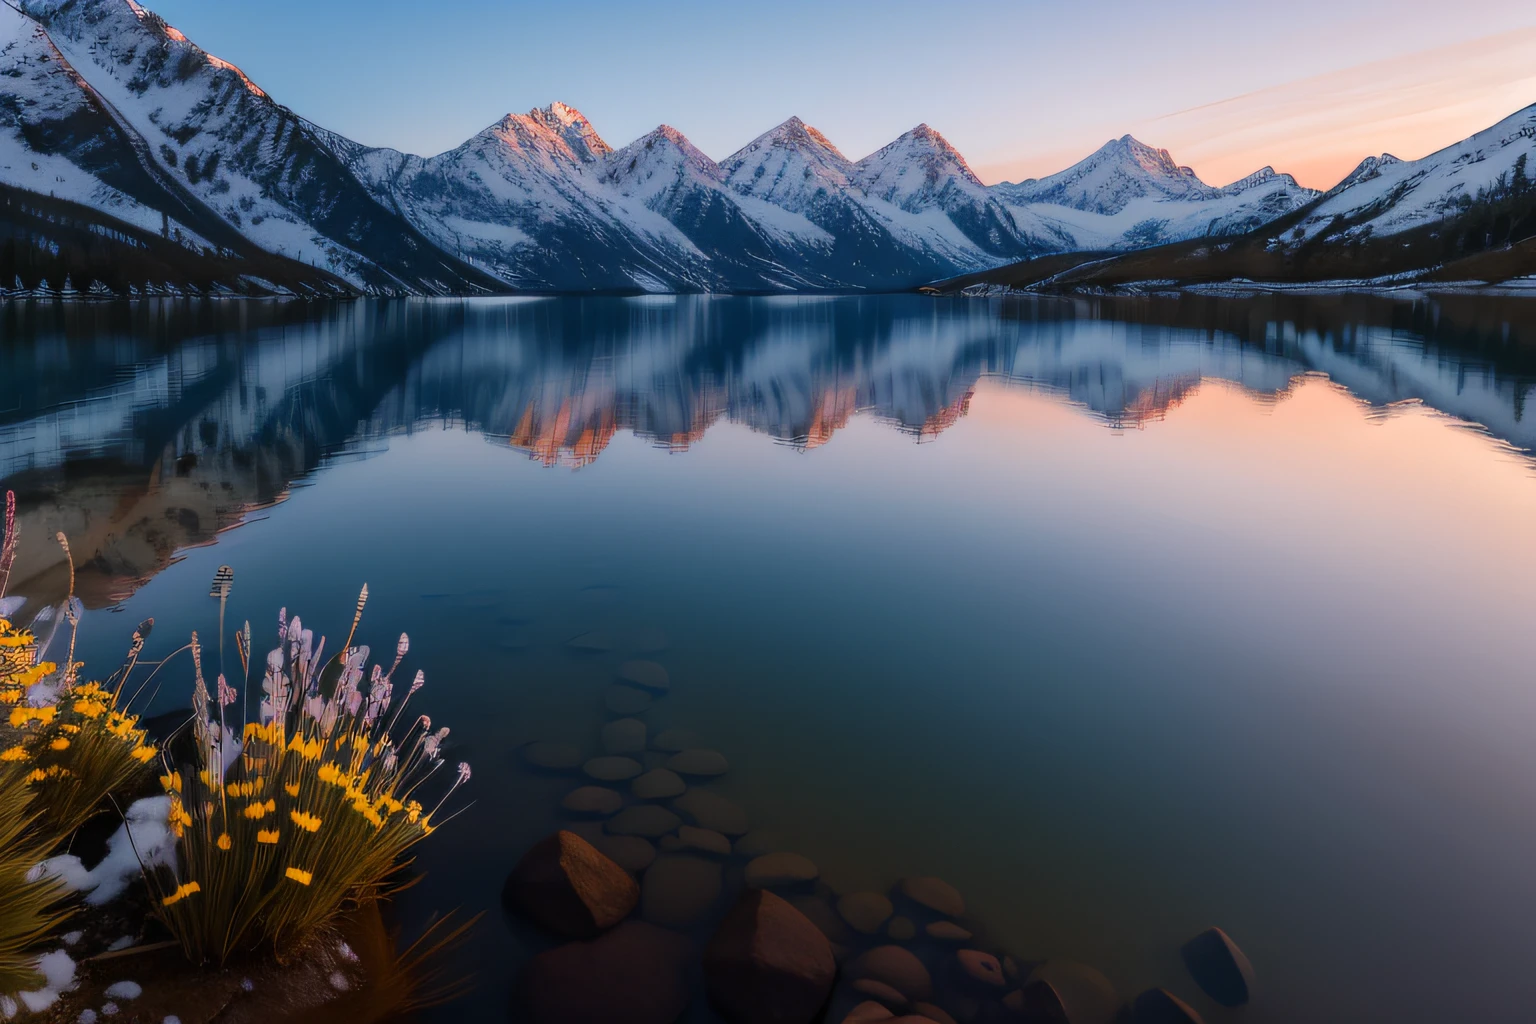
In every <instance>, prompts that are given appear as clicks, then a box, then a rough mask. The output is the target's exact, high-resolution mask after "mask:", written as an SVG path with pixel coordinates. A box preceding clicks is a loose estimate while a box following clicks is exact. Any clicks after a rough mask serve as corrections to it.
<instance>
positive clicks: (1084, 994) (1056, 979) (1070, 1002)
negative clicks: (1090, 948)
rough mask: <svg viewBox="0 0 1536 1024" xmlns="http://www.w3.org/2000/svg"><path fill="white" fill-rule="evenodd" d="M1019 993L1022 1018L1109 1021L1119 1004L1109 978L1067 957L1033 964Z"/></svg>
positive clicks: (1078, 1023)
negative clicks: (1036, 964) (1027, 978)
mask: <svg viewBox="0 0 1536 1024" xmlns="http://www.w3.org/2000/svg"><path fill="white" fill-rule="evenodd" d="M1018 996H1019V1000H1018V1003H1019V1005H1020V1007H1021V1008H1022V1010H1023V1013H1024V1019H1025V1020H1040V1021H1051V1022H1057V1021H1060V1022H1062V1024H1110V1022H1111V1021H1114V1020H1115V1019H1116V1018H1117V1017H1119V1015H1120V1010H1121V1007H1122V1004H1121V1001H1120V996H1119V994H1118V993H1116V992H1115V987H1114V986H1113V985H1111V984H1110V983H1109V979H1108V978H1106V977H1104V975H1102V974H1100V973H1099V972H1098V971H1096V970H1094V969H1093V968H1092V967H1089V966H1087V965H1085V964H1078V963H1072V962H1070V961H1067V960H1051V961H1047V962H1046V963H1044V964H1041V965H1040V966H1039V967H1037V968H1035V969H1034V971H1032V972H1031V973H1030V975H1029V981H1028V982H1027V983H1026V984H1025V986H1024V988H1023V989H1021V990H1020V992H1019V993H1018Z"/></svg>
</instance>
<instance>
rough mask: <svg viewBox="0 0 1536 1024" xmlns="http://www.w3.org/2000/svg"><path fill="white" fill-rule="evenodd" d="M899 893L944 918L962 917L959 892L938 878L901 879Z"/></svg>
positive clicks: (961, 902) (963, 909)
mask: <svg viewBox="0 0 1536 1024" xmlns="http://www.w3.org/2000/svg"><path fill="white" fill-rule="evenodd" d="M901 891H902V892H903V893H904V894H905V895H906V897H907V899H909V900H911V901H912V902H913V903H916V904H918V905H919V906H923V907H927V908H928V909H929V910H931V911H933V912H934V913H936V914H943V915H944V916H945V917H964V916H965V900H964V899H962V898H961V896H960V893H959V891H958V890H957V889H956V888H955V887H954V886H952V885H950V884H949V883H948V882H946V881H944V880H942V879H939V878H903V879H902V880H901Z"/></svg>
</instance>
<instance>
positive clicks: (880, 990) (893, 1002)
mask: <svg viewBox="0 0 1536 1024" xmlns="http://www.w3.org/2000/svg"><path fill="white" fill-rule="evenodd" d="M849 987H850V988H852V989H853V990H854V991H855V992H857V993H858V994H859V995H861V996H868V997H869V998H870V999H873V1000H875V1001H876V1002H878V1003H881V1004H882V1005H884V1006H885V1007H886V1008H887V1009H891V1010H904V1009H906V1007H907V1003H909V1002H910V1001H911V1000H909V999H908V998H907V997H906V996H904V995H902V994H901V993H900V992H898V991H896V990H895V989H893V988H891V986H889V985H887V984H886V983H885V982H883V981H876V980H875V979H874V978H860V979H859V980H858V981H855V982H854V983H853V984H852V985H850V986H849Z"/></svg>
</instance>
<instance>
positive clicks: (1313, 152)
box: [147, 0, 1536, 184]
mask: <svg viewBox="0 0 1536 1024" xmlns="http://www.w3.org/2000/svg"><path fill="white" fill-rule="evenodd" d="M147 6H149V7H151V8H152V9H154V10H156V11H157V12H159V13H160V14H161V15H163V16H164V17H165V18H166V20H167V21H169V22H170V23H171V24H173V25H175V26H176V27H178V28H180V29H181V30H182V31H184V32H185V33H186V34H187V35H188V36H189V37H190V38H191V39H192V40H193V41H195V42H197V43H198V44H200V45H201V46H203V47H204V48H205V49H207V50H209V51H210V52H212V53H215V54H218V55H219V56H221V57H223V58H225V59H226V60H230V61H233V62H234V63H236V64H238V65H240V66H241V67H242V68H244V69H245V71H246V72H247V73H248V74H250V76H251V77H252V78H253V79H255V80H256V81H257V82H258V83H259V84H260V85H261V86H262V87H263V88H265V89H267V90H268V92H270V93H271V94H272V95H273V96H274V97H275V98H277V99H278V100H279V102H282V103H286V104H287V105H288V106H291V107H293V108H294V109H295V110H297V111H299V112H300V113H303V114H304V115H306V116H308V117H310V118H311V119H313V120H315V121H318V122H320V123H321V124H324V125H326V126H327V127H329V128H333V129H335V130H337V131H340V132H342V133H343V134H345V135H348V136H350V137H352V138H354V139H357V140H358V141H360V142H364V143H368V144H372V145H389V146H394V147H397V148H401V149H405V150H407V151H410V152H416V153H422V154H428V155H430V154H433V153H437V152H440V151H442V150H445V149H449V148H452V147H453V146H456V145H458V144H459V143H461V142H462V141H464V140H465V139H466V138H468V137H469V136H470V135H472V134H474V133H475V132H476V131H479V130H480V129H481V128H484V127H485V126H486V125H488V124H490V123H492V122H494V121H495V120H497V119H498V118H499V117H500V116H501V115H503V114H505V113H507V112H509V111H522V110H527V109H529V108H531V107H533V106H538V105H543V104H545V103H547V102H549V101H551V100H555V99H559V100H563V101H565V102H567V103H570V104H571V105H573V106H575V107H577V108H579V109H581V110H582V111H583V112H585V113H586V114H587V116H588V117H590V118H591V119H592V121H593V123H594V124H595V125H596V126H597V128H598V130H599V131H600V132H601V133H602V134H603V136H604V137H605V138H606V139H607V140H608V141H609V142H610V143H613V144H614V145H622V144H624V143H626V142H628V141H630V140H632V139H634V138H636V137H638V136H639V135H642V134H644V133H645V132H646V131H649V130H650V129H651V128H654V127H655V126H656V125H657V124H660V123H668V124H671V125H673V126H674V127H676V128H678V129H679V130H681V131H682V132H683V133H684V134H686V135H687V136H688V137H689V138H690V139H692V140H693V142H694V143H695V144H696V145H698V146H699V148H701V149H703V150H704V151H705V152H706V153H708V154H710V155H711V156H713V157H716V158H721V157H724V156H726V155H728V154H730V153H731V152H733V151H734V150H736V149H737V148H739V147H740V146H741V145H743V144H745V143H746V142H748V141H750V140H751V139H752V138H754V137H755V136H756V135H758V134H760V133H761V132H763V131H765V130H767V129H768V128H771V127H772V126H773V125H775V124H777V123H779V122H780V121H782V120H784V119H785V118H786V117H789V116H790V115H795V114H798V115H799V116H801V117H803V118H805V120H806V121H808V122H810V123H811V124H813V125H815V126H816V127H818V128H820V129H821V130H822V131H824V132H825V133H826V134H827V135H828V136H829V137H830V138H831V139H832V140H833V141H834V142H836V143H837V144H838V145H839V146H840V147H841V148H842V149H843V151H844V152H845V153H847V154H848V155H849V156H850V157H854V158H857V157H860V156H863V155H864V154H866V153H868V152H870V151H872V150H874V149H876V148H878V147H879V146H881V145H883V144H884V143H886V142H888V141H890V140H891V139H893V138H895V137H896V136H897V135H899V134H900V133H901V132H903V131H905V130H907V129H908V128H910V127H912V126H913V125H915V124H917V123H919V122H922V121H926V122H928V123H929V124H931V125H933V126H934V127H935V128H937V129H938V130H939V131H940V132H942V133H943V134H944V135H945V136H946V137H947V138H949V140H950V141H951V142H953V143H954V144H955V145H956V146H957V147H958V148H959V149H960V151H961V152H962V153H964V154H965V155H966V156H967V157H968V158H969V159H970V161H971V163H972V164H973V165H974V166H975V167H976V168H977V170H978V172H980V173H981V174H982V177H983V178H984V179H986V180H989V181H992V180H999V179H1001V178H1004V177H1006V178H1011V179H1016V178H1018V177H1022V176H1028V175H1035V174H1043V173H1049V172H1050V171H1053V170H1057V169H1060V167H1062V166H1065V165H1066V164H1068V163H1070V162H1072V161H1073V160H1075V159H1078V158H1080V157H1081V156H1083V155H1086V153H1088V152H1089V151H1091V150H1092V149H1093V148H1095V147H1097V146H1098V145H1099V144H1101V143H1102V142H1104V141H1105V140H1106V139H1108V138H1110V137H1112V136H1117V135H1120V134H1124V133H1126V132H1134V133H1135V134H1136V135H1137V137H1138V138H1142V140H1143V141H1145V142H1148V143H1151V144H1153V145H1157V146H1164V147H1167V148H1169V149H1171V150H1173V152H1174V156H1175V157H1177V158H1179V159H1180V160H1183V161H1184V162H1187V163H1191V164H1192V165H1193V166H1194V167H1195V168H1196V170H1197V171H1201V173H1202V174H1203V175H1205V176H1206V177H1208V178H1210V179H1212V180H1216V179H1223V180H1228V179H1230V178H1235V177H1237V176H1239V175H1241V174H1243V173H1246V171H1247V170H1252V169H1254V167H1257V166H1259V165H1261V164H1264V163H1273V164H1275V166H1277V167H1278V168H1279V169H1281V170H1286V169H1289V166H1290V165H1295V166H1297V167H1300V168H1303V169H1306V170H1307V173H1306V174H1303V175H1301V176H1302V177H1303V180H1305V179H1306V178H1307V177H1313V178H1319V177H1326V176H1328V175H1333V176H1334V177H1335V178H1336V177H1337V176H1338V175H1335V174H1334V168H1335V165H1339V164H1341V163H1344V162H1351V163H1352V161H1353V159H1356V158H1357V156H1355V155H1353V154H1358V155H1359V156H1363V155H1365V154H1366V153H1368V152H1380V151H1383V150H1386V149H1392V150H1393V151H1394V152H1398V155H1400V156H1404V157H1414V156H1420V155H1423V152H1428V151H1430V150H1431V149H1433V148H1437V146H1438V145H1441V144H1447V143H1449V142H1451V141H1454V140H1455V139H1457V138H1460V137H1463V136H1465V135H1467V134H1470V133H1471V132H1472V131H1475V130H1477V129H1479V128H1482V127H1486V125H1487V124H1490V123H1492V121H1493V120H1496V119H1497V118H1498V117H1501V116H1503V115H1504V114H1508V113H1511V112H1513V111H1514V110H1515V109H1518V108H1519V107H1521V106H1524V105H1527V104H1529V103H1533V102H1536V70H1533V69H1536V32H1519V31H1517V30H1519V29H1536V4H1532V3H1530V2H1529V0H1519V2H1515V0H1463V2H1461V3H1458V4H1455V5H1453V6H1451V7H1449V11H1450V12H1452V13H1449V14H1448V13H1447V5H1445V4H1443V3H1441V2H1430V0H1392V2H1388V0H1292V2H1290V3H1287V4H1285V5H1280V4H1273V5H1262V6H1261V5H1253V4H1244V3H1239V2H1237V0H1226V2H1215V0H1164V2H1161V3H1147V2H1142V0H1072V2H1067V0H1012V2H1001V0H981V2H971V3H967V4H964V5H958V4H957V5H948V4H946V5H938V4H932V3H915V2H909V0H881V2H866V0H853V2H834V0H821V2H805V0H779V2H776V3H772V4H753V5H746V4H719V3H702V2H698V0H667V2H644V0H629V2H616V0H566V2H560V3H550V2H542V3H526V2H522V0H431V2H414V3H408V2H405V0H302V2H301V0H266V2H264V3H262V4H259V5H258V4H252V3H230V2H226V0H217V2H214V0H148V3H147ZM1351 76H1353V77H1351ZM1330 82H1334V83H1336V84H1335V85H1334V86H1330V85H1329V84H1328V83H1330ZM1367 82H1375V83H1379V86H1378V88H1379V92H1380V94H1379V95H1377V96H1376V98H1375V99H1374V100H1373V101H1371V102H1367V103H1364V104H1359V103H1354V100H1355V99H1356V98H1357V97H1356V96H1355V94H1356V93H1358V92H1359V90H1360V88H1362V87H1363V85H1362V83H1367ZM1308 83H1310V84H1308ZM1338 83H1344V84H1342V85H1340V84H1338ZM1349 83H1353V84H1349ZM1298 90H1299V91H1298ZM1337 94H1343V95H1342V98H1341V97H1340V96H1339V95H1337ZM1399 94H1406V95H1405V97H1404V99H1403V101H1402V103H1410V102H1411V103H1416V104H1419V107H1416V108H1414V109H1411V110H1409V109H1402V110H1385V109H1384V108H1383V106H1382V103H1383V102H1384V98H1387V97H1390V96H1392V95H1399ZM1254 96H1258V97H1260V98H1261V100H1262V102H1260V103H1259V105H1258V107H1256V108H1255V110H1254V113H1253V115H1252V116H1251V117H1250V116H1248V115H1245V114H1244V111H1245V110H1246V109H1247V108H1246V107H1244V106H1243V104H1245V103H1251V102H1253V100H1252V98H1253V97H1254ZM1286 97H1289V99H1286ZM1223 101H1227V104H1228V105H1227V106H1225V107H1221V106H1220V104H1222V102H1223ZM1234 102H1235V103H1236V104H1237V106H1236V107H1235V108H1234V107H1233V106H1232V105H1231V104H1232V103H1234ZM1277 103H1280V104H1281V105H1282V106H1285V105H1286V104H1287V103H1288V104H1289V106H1286V107H1285V109H1287V110H1289V111H1291V112H1292V113H1295V112H1296V110H1297V109H1298V108H1299V107H1300V106H1301V105H1305V104H1313V105H1316V106H1318V107H1323V108H1327V110H1328V117H1329V123H1328V124H1327V125H1326V126H1325V127H1326V133H1327V134H1328V135H1329V136H1330V137H1331V138H1332V139H1333V142H1332V143H1331V146H1332V147H1333V149H1337V150H1338V152H1337V153H1334V152H1333V151H1332V149H1330V151H1329V152H1328V153H1322V152H1321V151H1320V150H1319V148H1318V145H1317V144H1316V143H1313V144H1312V145H1311V146H1310V148H1309V142H1308V138H1309V136H1314V135H1316V134H1318V133H1319V131H1320V129H1319V127H1318V126H1317V125H1316V124H1313V123H1310V122H1308V121H1307V120H1306V119H1305V118H1303V119H1301V120H1300V121H1298V120H1297V119H1296V118H1294V117H1282V118H1278V119H1276V117H1275V114H1274V110H1275V106H1276V104H1277ZM1212 104H1216V105H1218V106H1217V107H1216V108H1215V109H1218V110H1220V111H1222V112H1223V114H1224V116H1223V118H1222V119H1221V120H1220V121H1219V123H1210V124H1208V123H1206V122H1205V121H1204V120H1203V115H1199V114H1198V112H1193V113H1192V112H1191V111H1192V108H1201V109H1205V108H1207V107H1208V106H1209V105H1212ZM1352 104H1353V105H1352ZM1389 106H1390V103H1389ZM1425 107H1428V108H1434V109H1432V110H1428V109H1421V108H1425ZM1181 112H1182V113H1181ZM1431 115H1432V116H1431ZM1259 117H1262V118H1266V119H1271V120H1279V121H1283V122H1285V123H1286V124H1287V125H1288V126H1289V127H1286V128H1283V129H1282V128H1279V127H1277V128H1276V129H1275V130H1273V131H1270V132H1268V133H1267V134H1266V133H1264V132H1259V133H1258V134H1257V136H1256V135H1255V133H1254V132H1251V131H1250V132H1248V133H1246V134H1244V135H1243V139H1242V143H1241V145H1238V144H1237V142H1236V141H1235V140H1234V141H1233V142H1232V143H1231V144H1223V142H1222V137H1223V136H1229V135H1232V134H1233V133H1232V132H1231V125H1232V124H1233V123H1247V122H1251V121H1253V120H1254V119H1255V118H1259ZM1442 136H1444V137H1442ZM1432 143H1433V144H1432ZM1415 147H1417V148H1418V149H1420V150H1422V152H1413V151H1412V149H1413V148H1415ZM1288 162H1289V163H1288ZM1249 164H1252V166H1248V165H1249ZM1238 168H1246V170H1239V169H1238ZM1346 169H1347V168H1346ZM1339 174H1342V171H1340V172H1339ZM1307 183H1308V184H1331V183H1332V182H1331V181H1330V182H1320V181H1309V182H1307Z"/></svg>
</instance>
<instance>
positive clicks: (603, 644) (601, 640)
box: [565, 629, 613, 651]
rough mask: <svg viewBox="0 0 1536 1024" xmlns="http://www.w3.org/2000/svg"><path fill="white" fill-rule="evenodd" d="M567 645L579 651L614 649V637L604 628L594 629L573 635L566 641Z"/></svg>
mask: <svg viewBox="0 0 1536 1024" xmlns="http://www.w3.org/2000/svg"><path fill="white" fill-rule="evenodd" d="M565 646H567V647H570V648H573V649H575V650H578V651H611V650H613V637H612V636H610V635H609V634H607V633H604V632H603V631H602V630H596V629H594V630H592V631H591V632H589V633H582V634H580V635H579V636H573V637H571V638H570V639H569V640H567V641H566V642H565Z"/></svg>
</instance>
